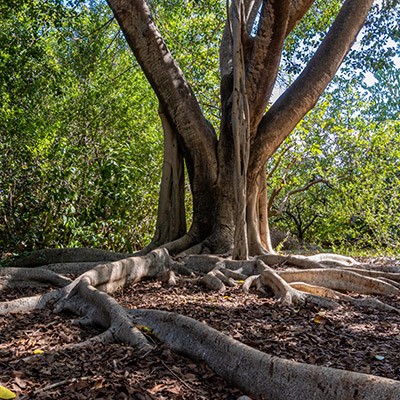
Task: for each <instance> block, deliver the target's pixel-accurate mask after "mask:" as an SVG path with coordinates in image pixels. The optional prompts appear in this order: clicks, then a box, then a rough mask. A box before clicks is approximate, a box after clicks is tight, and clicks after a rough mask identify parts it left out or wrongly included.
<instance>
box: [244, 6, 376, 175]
mask: <svg viewBox="0 0 400 400" xmlns="http://www.w3.org/2000/svg"><path fill="white" fill-rule="evenodd" d="M372 2H373V0H346V1H345V3H344V4H343V6H342V8H341V10H340V12H339V14H338V16H337V17H336V20H335V21H334V23H333V24H332V27H331V29H330V30H329V32H328V34H327V35H326V37H325V39H324V40H323V41H322V43H321V45H320V47H319V48H318V50H317V52H316V53H315V55H314V56H313V57H312V59H311V60H310V62H309V63H308V65H307V66H306V68H305V69H304V70H303V72H302V73H301V74H300V76H299V77H298V78H297V79H296V80H295V82H294V83H293V84H292V85H291V86H290V87H289V88H288V89H287V90H286V92H285V93H284V94H283V95H282V96H281V97H280V98H279V99H278V100H277V101H276V102H275V103H274V104H273V105H272V107H271V108H270V109H269V111H268V112H267V113H266V114H265V115H264V117H263V118H262V120H261V123H260V125H259V127H258V132H257V136H256V137H255V138H254V139H253V141H252V149H251V150H252V159H251V165H250V167H249V171H252V176H251V177H249V178H250V179H252V180H254V179H256V176H257V172H258V170H259V169H260V168H261V167H262V166H263V165H264V163H265V161H266V160H267V159H268V158H269V157H270V156H271V155H272V154H273V153H274V152H275V150H276V149H277V148H278V147H279V145H280V144H281V143H282V141H283V140H284V139H285V138H286V137H287V136H288V135H289V133H290V132H291V131H292V130H293V129H294V128H295V126H296V125H297V123H298V122H299V121H300V120H301V119H302V118H303V117H304V115H305V114H306V113H307V112H308V111H309V110H310V109H312V108H313V107H314V105H315V103H316V102H317V100H318V98H319V96H320V95H321V94H322V92H323V91H324V90H325V88H326V87H327V85H328V83H329V82H330V81H331V80H332V78H333V77H334V75H335V73H336V71H337V69H338V68H339V66H340V64H341V63H342V61H343V58H344V57H345V55H346V54H347V53H348V51H349V50H350V48H351V46H352V44H353V43H354V41H355V39H356V36H357V34H358V32H359V31H360V29H361V28H362V26H363V25H364V22H365V18H366V16H367V14H368V11H369V9H370V8H371V5H372Z"/></svg>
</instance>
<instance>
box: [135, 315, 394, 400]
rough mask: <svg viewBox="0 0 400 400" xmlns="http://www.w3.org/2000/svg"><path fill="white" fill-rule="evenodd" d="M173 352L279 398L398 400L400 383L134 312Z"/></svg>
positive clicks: (191, 323)
mask: <svg viewBox="0 0 400 400" xmlns="http://www.w3.org/2000/svg"><path fill="white" fill-rule="evenodd" d="M129 314H130V316H131V318H132V320H133V321H134V322H135V323H139V324H142V325H145V326H147V327H149V328H151V329H152V330H153V333H154V334H155V335H156V336H157V337H158V339H160V340H161V341H163V342H164V343H166V344H167V345H168V346H170V347H171V348H172V349H173V350H174V351H177V352H180V353H183V354H185V355H186V356H188V357H190V358H193V359H196V360H199V359H200V360H203V361H205V362H206V363H207V364H208V365H209V366H210V367H211V368H212V369H213V370H214V371H215V372H216V373H217V374H219V375H220V376H221V377H222V378H224V379H225V380H226V381H228V382H230V383H232V384H234V385H235V386H237V387H239V388H241V389H242V390H244V391H246V392H249V393H251V394H253V395H261V396H265V398H268V399H274V400H289V399H293V400H294V399H298V398H302V397H304V396H306V397H307V396H308V397H309V398H312V399H314V400H326V399H332V400H348V399H356V398H357V399H360V400H376V399H380V400H393V399H396V398H398V397H399V396H400V382H398V381H394V380H391V379H386V378H379V377H376V376H372V375H366V374H360V373H356V372H350V371H342V370H338V369H334V368H326V367H321V366H314V365H308V364H301V363H298V362H294V361H289V360H285V359H282V358H278V357H274V356H270V355H268V354H265V353H262V352H260V351H258V350H255V349H253V348H251V347H249V346H246V345H245V344H243V343H240V342H238V341H236V340H234V339H232V338H230V337H228V336H226V335H224V334H222V333H220V332H218V331H216V330H215V329H213V328H210V327H208V326H207V325H205V324H203V323H201V322H198V321H196V320H194V319H192V318H188V317H184V316H182V315H179V314H175V313H168V312H164V311H156V310H131V311H130V313H129Z"/></svg>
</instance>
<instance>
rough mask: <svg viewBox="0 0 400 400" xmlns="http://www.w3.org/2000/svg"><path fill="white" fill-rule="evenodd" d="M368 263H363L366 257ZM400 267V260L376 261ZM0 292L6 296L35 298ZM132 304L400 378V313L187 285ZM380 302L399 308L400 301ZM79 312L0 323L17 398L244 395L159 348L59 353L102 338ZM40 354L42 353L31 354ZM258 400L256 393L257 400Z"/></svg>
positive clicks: (155, 289) (265, 346)
mask: <svg viewBox="0 0 400 400" xmlns="http://www.w3.org/2000/svg"><path fill="white" fill-rule="evenodd" d="M363 261H365V260H363ZM369 261H371V262H374V263H376V267H377V269H378V268H379V266H380V265H382V264H390V265H395V264H397V265H400V260H397V261H393V260H390V259H383V258H382V259H371V260H369ZM33 293H34V291H33V290H32V289H26V290H23V291H21V290H20V291H18V292H16V291H15V290H14V291H7V292H2V293H0V300H2V301H4V300H8V299H10V300H11V299H13V298H16V297H21V296H27V295H30V294H33ZM114 297H115V298H116V299H117V300H118V301H119V302H120V304H122V305H124V306H126V307H129V308H157V309H161V310H167V311H175V312H178V313H181V314H184V315H187V316H190V317H192V318H195V319H197V320H199V321H202V322H204V323H206V324H208V325H209V326H212V327H214V328H216V329H218V330H219V331H221V332H223V333H225V334H227V335H230V336H232V337H233V338H235V339H237V340H239V341H241V342H243V343H246V344H248V345H250V346H252V347H255V348H257V349H259V350H261V351H264V352H266V353H269V354H273V355H276V356H279V357H283V358H286V359H291V360H295V361H300V362H305V363H309V364H316V365H323V366H329V367H334V368H340V369H347V370H351V371H357V372H363V373H369V374H374V375H378V376H382V377H387V378H392V379H396V380H400V315H398V314H394V313H388V312H382V311H376V310H369V309H358V308H354V307H352V306H350V305H348V304H346V303H341V305H342V306H341V307H340V308H339V309H337V310H335V311H326V310H322V309H318V308H316V307H314V306H310V305H305V306H301V307H298V306H297V307H288V306H283V305H281V304H280V303H278V302H277V301H276V300H274V299H272V298H269V297H266V296H261V295H260V294H257V293H255V292H254V293H253V292H252V293H249V294H245V293H243V292H242V291H241V289H240V287H236V288H228V290H227V291H226V292H225V293H223V294H220V293H215V292H205V291H204V288H202V287H200V286H197V285H194V284H189V283H185V285H178V286H176V287H173V288H164V287H162V286H161V283H160V282H155V281H144V282H140V283H138V284H136V285H134V286H131V287H129V288H127V289H125V290H123V291H121V292H119V293H116V294H115V296H114ZM381 300H383V301H385V302H387V303H388V304H390V305H392V306H396V307H398V308H400V297H389V298H388V297H386V298H381ZM73 319H74V316H73V315H68V314H60V315H55V314H53V313H52V312H51V311H50V310H41V311H35V312H32V313H27V314H17V315H9V316H3V317H0V385H3V386H6V387H7V388H9V389H11V390H13V391H14V392H16V393H17V394H18V396H17V399H32V400H33V399H49V400H50V399H51V400H53V399H110V400H111V399H113V400H114V399H116V400H118V399H120V400H122V399H138V400H150V399H196V400H197V399H218V400H235V399H237V398H238V397H239V396H240V395H243V394H245V393H242V392H240V391H239V390H237V389H235V388H234V387H233V386H232V385H228V384H227V383H225V382H224V381H223V380H222V379H221V378H219V377H218V376H217V375H216V374H215V373H214V372H213V371H212V370H211V369H210V368H208V367H207V366H206V365H205V364H204V363H201V362H195V361H192V360H190V359H187V358H185V357H183V356H180V355H178V354H174V353H172V352H171V351H170V350H169V349H168V348H167V347H165V346H164V345H162V344H160V343H158V342H157V340H156V339H155V338H154V337H153V336H152V335H151V332H149V333H147V335H148V337H149V339H150V340H151V341H152V342H154V343H155V344H156V347H155V349H154V350H153V351H152V352H151V353H150V354H148V355H147V356H146V357H144V358H138V357H137V356H136V355H135V352H134V350H133V349H132V348H130V347H128V346H125V345H119V344H113V345H96V346H93V347H91V348H87V349H84V350H82V349H69V350H59V348H60V347H61V346H65V345H66V344H69V343H71V344H72V343H79V342H81V341H83V340H85V339H88V338H90V337H91V336H94V335H96V334H98V331H96V330H95V329H94V328H93V329H81V328H79V327H77V326H75V325H73V324H72V322H73ZM38 350H39V352H40V351H42V352H43V353H41V354H35V352H36V353H37V351H38ZM252 400H256V397H252Z"/></svg>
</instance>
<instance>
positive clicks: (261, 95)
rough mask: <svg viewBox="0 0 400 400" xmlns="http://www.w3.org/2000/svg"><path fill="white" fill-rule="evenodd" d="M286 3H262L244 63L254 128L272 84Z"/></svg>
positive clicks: (283, 34)
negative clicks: (257, 24)
mask: <svg viewBox="0 0 400 400" xmlns="http://www.w3.org/2000/svg"><path fill="white" fill-rule="evenodd" d="M290 4H291V1H290V0H282V1H277V2H274V1H265V2H264V3H263V7H262V11H261V17H260V22H259V26H258V30H257V35H256V37H255V40H254V46H253V49H252V56H251V59H250V62H249V64H248V66H247V79H246V87H247V91H248V96H249V101H250V102H251V104H252V108H251V126H253V127H257V125H258V123H259V121H260V119H261V117H262V116H263V114H264V112H265V107H266V105H267V103H268V100H269V98H270V96H271V94H272V90H273V88H274V85H275V79H276V76H277V74H278V67H279V63H280V60H281V53H282V47H283V42H284V39H285V37H286V32H287V25H288V18H289V9H290ZM253 133H255V132H253Z"/></svg>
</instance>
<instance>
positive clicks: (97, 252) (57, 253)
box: [5, 248, 129, 268]
mask: <svg viewBox="0 0 400 400" xmlns="http://www.w3.org/2000/svg"><path fill="white" fill-rule="evenodd" d="M126 257H129V254H126V253H115V252H112V251H107V250H101V249H88V248H69V249H43V250H37V251H34V252H32V253H30V254H28V255H26V256H20V257H17V258H15V259H12V260H10V261H7V262H5V266H7V267H18V268H22V267H26V268H32V267H39V266H41V265H48V264H54V263H69V262H87V261H89V262H93V261H116V260H121V259H123V258H126Z"/></svg>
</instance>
